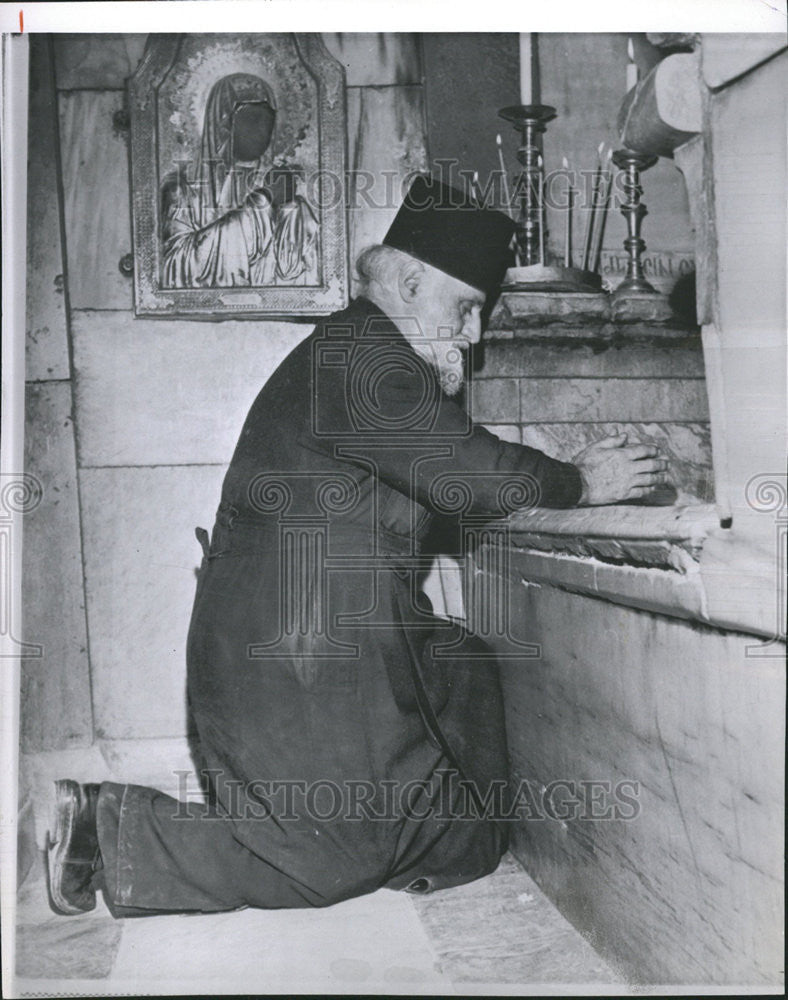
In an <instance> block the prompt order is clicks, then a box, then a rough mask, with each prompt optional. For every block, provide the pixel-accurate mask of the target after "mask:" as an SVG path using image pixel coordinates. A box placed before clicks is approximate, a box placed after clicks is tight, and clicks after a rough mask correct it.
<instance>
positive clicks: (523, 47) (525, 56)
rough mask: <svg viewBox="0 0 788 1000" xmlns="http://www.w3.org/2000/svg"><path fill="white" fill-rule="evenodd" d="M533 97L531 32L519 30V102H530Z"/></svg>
mask: <svg viewBox="0 0 788 1000" xmlns="http://www.w3.org/2000/svg"><path fill="white" fill-rule="evenodd" d="M532 97H533V58H532V53H531V33H530V32H520V104H531V103H532Z"/></svg>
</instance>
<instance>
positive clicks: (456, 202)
mask: <svg viewBox="0 0 788 1000" xmlns="http://www.w3.org/2000/svg"><path fill="white" fill-rule="evenodd" d="M513 232H514V222H512V220H511V219H510V218H509V216H508V215H504V214H503V212H497V211H495V210H494V209H490V208H482V207H480V206H479V205H478V204H477V203H476V202H475V201H474V200H473V199H472V198H471V197H469V196H468V195H467V194H464V193H463V192H462V191H458V190H457V189H456V188H453V187H449V186H448V185H447V184H441V183H440V182H439V181H436V180H434V179H433V178H431V177H427V176H426V175H424V174H419V175H418V176H417V177H416V178H415V179H414V181H413V183H412V184H411V186H410V188H409V190H408V193H407V194H406V195H405V200H404V201H403V203H402V205H401V207H400V210H399V211H398V212H397V215H396V218H395V219H394V221H393V222H392V223H391V227H390V228H389V231H388V233H386V237H385V239H384V240H383V243H384V244H385V245H386V246H389V247H395V248H396V249H397V250H402V251H403V252H404V253H407V254H410V256H411V257H417V258H418V259H419V260H421V261H423V262H424V263H425V264H431V265H432V266H433V267H437V268H438V269H439V270H441V271H445V272H446V274H450V275H451V276H452V277H453V278H459V280H460V281H464V282H465V283H466V284H467V285H472V286H473V287H474V288H478V289H479V291H481V292H484V293H485V295H489V294H490V293H494V292H495V291H497V289H498V286H499V285H500V283H501V280H502V278H503V276H504V273H505V272H506V269H507V268H508V267H511V266H512V265H513V263H514V258H513V254H512V251H511V250H510V244H511V241H512V233H513Z"/></svg>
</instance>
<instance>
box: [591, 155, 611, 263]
mask: <svg viewBox="0 0 788 1000" xmlns="http://www.w3.org/2000/svg"><path fill="white" fill-rule="evenodd" d="M612 156H613V150H612V149H609V150H608V151H607V168H606V169H605V177H604V191H605V197H604V199H603V202H602V213H601V216H600V219H599V229H598V232H597V233H596V234H595V236H594V252H593V253H592V254H591V260H592V261H593V264H592V266H591V270H592V271H594V272H595V273H596V272H598V271H599V265H600V263H601V261H602V241H603V240H604V238H605V223H606V222H607V212H608V209H609V207H610V194H611V192H612V190H613V171H612V169H611V166H610V160H611V157H612Z"/></svg>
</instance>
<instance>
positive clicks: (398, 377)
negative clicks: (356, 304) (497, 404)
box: [316, 340, 582, 517]
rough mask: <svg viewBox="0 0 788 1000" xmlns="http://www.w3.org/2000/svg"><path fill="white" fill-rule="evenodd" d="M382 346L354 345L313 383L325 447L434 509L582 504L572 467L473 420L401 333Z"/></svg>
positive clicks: (499, 510) (500, 511) (503, 510)
mask: <svg viewBox="0 0 788 1000" xmlns="http://www.w3.org/2000/svg"><path fill="white" fill-rule="evenodd" d="M385 350H386V348H385V347H382V345H380V346H373V347H371V348H370V349H369V350H368V351H366V352H365V351H361V352H357V354H356V357H355V359H354V360H353V361H351V363H350V364H349V365H348V366H347V368H346V369H344V371H342V370H339V369H336V370H334V371H333V372H332V373H331V376H330V377H329V378H328V380H327V381H326V383H325V384H324V385H322V386H321V385H319V384H317V385H316V389H317V391H318V392H319V393H320V394H321V395H323V396H324V397H327V398H328V400H329V405H328V406H327V407H325V408H324V410H325V411H326V412H327V413H328V414H329V417H328V419H327V420H325V421H324V424H326V425H327V427H328V430H327V431H326V430H324V432H323V433H321V434H320V436H319V439H318V442H319V447H320V448H321V449H330V450H331V451H332V452H333V454H334V456H335V457H337V458H341V459H343V460H345V461H349V462H351V463H354V464H357V465H359V466H362V467H366V468H368V469H369V470H370V473H371V474H372V475H375V476H378V477H379V478H380V479H381V480H382V481H383V482H385V483H386V484H387V485H388V486H390V487H392V488H393V489H396V490H398V491H399V492H401V493H404V494H406V495H407V496H409V497H411V498H412V499H414V500H416V501H417V502H418V503H419V504H421V505H422V506H423V507H426V508H427V509H428V510H431V511H432V512H433V513H437V514H457V513H467V512H471V513H475V514H485V515H489V516H490V517H500V516H505V515H506V514H508V513H511V511H512V510H516V509H519V508H522V507H556V508H563V507H572V506H574V505H576V504H577V503H578V502H579V500H580V495H581V492H582V482H581V478H580V472H579V469H578V468H577V467H576V466H575V465H572V464H571V463H569V462H561V461H558V460H557V459H554V458H551V457H550V456H548V455H546V454H544V453H543V452H541V451H539V450H538V449H536V448H530V447H527V446H525V445H519V444H511V443H509V442H506V441H501V440H500V439H499V438H497V437H496V436H495V435H494V434H491V433H490V432H489V431H488V430H486V429H485V428H484V427H481V426H480V425H478V424H474V423H473V422H472V421H471V419H470V418H469V416H468V414H467V413H466V411H465V410H464V408H463V407H462V406H461V405H460V404H459V403H458V402H456V401H455V399H454V398H452V397H450V396H447V395H446V394H445V393H444V392H443V390H442V389H441V388H440V386H439V383H438V380H437V377H436V375H435V372H434V370H433V369H432V368H431V367H430V365H429V364H428V363H427V362H426V361H423V359H421V358H420V357H418V356H417V355H416V354H415V352H414V351H413V350H412V349H411V348H410V347H409V345H407V344H406V342H405V341H404V340H403V341H402V342H401V344H400V345H399V346H397V348H396V350H395V351H394V353H393V354H391V355H390V356H389V357H388V358H386V357H385V354H384V353H381V351H383V352H385ZM397 357H399V363H398V361H397ZM414 358H415V359H416V361H415V362H414V360H413V359H414ZM332 417H333V424H332V422H331V418H332ZM332 427H333V430H334V433H332V432H331V431H332Z"/></svg>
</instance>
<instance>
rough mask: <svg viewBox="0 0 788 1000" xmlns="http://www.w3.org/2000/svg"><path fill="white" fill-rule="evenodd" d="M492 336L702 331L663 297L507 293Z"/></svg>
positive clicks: (492, 324)
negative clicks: (680, 316)
mask: <svg viewBox="0 0 788 1000" xmlns="http://www.w3.org/2000/svg"><path fill="white" fill-rule="evenodd" d="M488 331H489V332H488V333H487V336H488V337H489V338H491V339H495V338H510V337H539V336H542V337H544V336H551V337H553V336H570V337H572V336H574V337H589V336H595V337H608V338H610V337H614V336H615V335H616V334H620V335H624V336H626V337H632V336H647V337H652V338H655V337H659V338H670V337H687V336H688V335H692V334H695V333H696V330H695V328H694V327H690V328H688V327H687V325H686V324H685V323H682V322H681V321H680V320H678V319H677V318H676V317H675V316H674V315H673V313H672V310H671V308H670V306H669V305H668V302H667V299H666V298H665V297H664V296H663V295H647V296H638V297H635V298H621V297H618V298H617V297H616V296H615V295H607V294H606V293H604V292H593V293H584V292H572V293H568V292H521V291H507V290H506V289H504V290H503V291H502V292H501V295H500V298H499V300H498V302H497V304H496V306H495V308H494V309H493V311H492V315H491V316H490V321H489V324H488Z"/></svg>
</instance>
